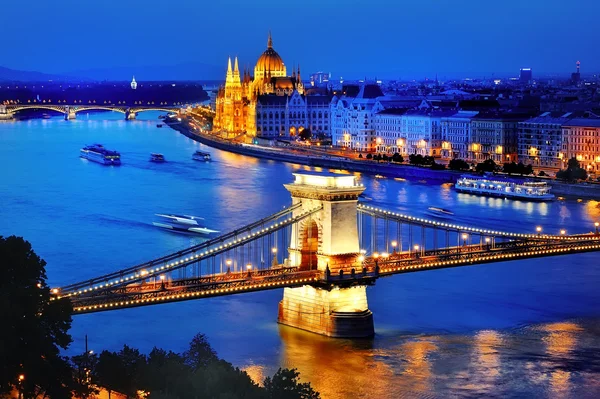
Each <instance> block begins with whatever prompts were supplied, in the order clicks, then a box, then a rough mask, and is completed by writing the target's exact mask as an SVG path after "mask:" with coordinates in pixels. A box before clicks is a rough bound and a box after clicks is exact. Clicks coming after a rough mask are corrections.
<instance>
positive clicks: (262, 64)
mask: <svg viewBox="0 0 600 399" xmlns="http://www.w3.org/2000/svg"><path fill="white" fill-rule="evenodd" d="M269 74H270V75H271V77H281V76H286V69H285V64H284V63H283V60H282V59H281V57H280V56H279V54H277V51H275V50H274V49H273V39H272V38H271V34H270V33H269V40H268V41H267V49H266V50H265V52H264V53H262V54H261V56H260V57H258V61H256V66H255V67H254V78H255V79H262V78H263V76H264V75H269Z"/></svg>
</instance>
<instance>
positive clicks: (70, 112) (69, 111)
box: [65, 105, 77, 121]
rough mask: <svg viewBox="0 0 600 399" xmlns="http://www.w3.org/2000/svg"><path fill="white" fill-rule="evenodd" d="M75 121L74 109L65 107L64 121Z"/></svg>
mask: <svg viewBox="0 0 600 399" xmlns="http://www.w3.org/2000/svg"><path fill="white" fill-rule="evenodd" d="M70 119H77V115H76V110H75V108H71V107H69V106H68V105H67V106H66V107H65V120H66V121H68V120H70Z"/></svg>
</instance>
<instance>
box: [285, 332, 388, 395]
mask: <svg viewBox="0 0 600 399" xmlns="http://www.w3.org/2000/svg"><path fill="white" fill-rule="evenodd" d="M279 336H280V337H281V341H282V350H281V360H280V363H281V364H282V365H283V367H296V368H298V370H299V371H300V375H301V378H302V380H307V381H310V382H311V384H312V385H313V387H315V389H317V390H318V391H319V392H321V395H322V397H323V398H326V399H331V398H334V399H335V398H380V397H390V396H389V392H390V390H391V389H392V377H393V375H394V371H393V369H392V368H391V367H390V366H389V365H387V364H386V363H385V362H383V361H381V360H379V359H378V358H379V357H381V356H385V355H386V353H385V352H384V353H380V352H379V351H373V346H372V345H373V342H372V341H371V340H359V341H350V340H335V339H329V338H325V337H321V336H319V335H316V334H312V333H308V332H305V331H301V330H297V329H294V328H290V327H286V326H280V327H279Z"/></svg>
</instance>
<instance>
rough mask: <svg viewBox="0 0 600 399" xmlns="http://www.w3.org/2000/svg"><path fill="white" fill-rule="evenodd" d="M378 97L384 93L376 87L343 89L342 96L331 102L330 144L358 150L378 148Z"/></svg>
mask: <svg viewBox="0 0 600 399" xmlns="http://www.w3.org/2000/svg"><path fill="white" fill-rule="evenodd" d="M381 97H383V92H382V91H381V88H380V87H379V85H376V84H368V83H364V84H361V85H360V86H356V85H347V86H344V87H343V88H342V94H341V95H340V96H336V97H334V98H333V100H332V101H331V134H332V137H331V139H332V142H333V143H334V144H335V145H337V146H341V147H349V148H352V149H355V150H358V151H374V150H375V149H376V147H377V141H376V135H375V123H374V119H375V118H374V115H375V114H376V113H377V109H376V108H375V105H376V103H377V100H378V98H381Z"/></svg>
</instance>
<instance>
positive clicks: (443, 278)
mask: <svg viewBox="0 0 600 399" xmlns="http://www.w3.org/2000/svg"><path fill="white" fill-rule="evenodd" d="M157 116H158V114H155V113H141V114H140V115H139V119H138V120H135V121H124V120H122V115H121V114H112V113H100V114H91V115H88V116H86V115H78V118H79V119H78V120H73V121H64V120H62V119H61V118H59V117H56V118H52V119H45V120H28V121H22V122H0V167H1V168H2V180H1V181H2V183H1V184H0V235H5V236H6V235H12V234H15V235H19V236H23V237H25V238H26V239H27V240H29V241H30V242H31V243H32V245H33V248H34V250H35V251H36V252H37V253H38V254H39V255H40V256H41V257H42V258H43V259H45V260H46V262H47V263H48V265H47V273H48V278H49V282H50V284H51V285H52V286H59V285H62V284H65V283H69V282H74V281H78V280H81V279H85V278H88V277H92V276H95V275H98V274H102V273H105V272H109V271H113V270H115V269H117V268H122V267H126V266H130V265H133V264H136V263H139V262H141V261H144V260H148V259H150V258H152V257H154V256H156V255H162V254H165V253H168V252H170V251H173V250H176V249H181V248H183V247H186V246H189V245H191V244H193V243H196V242H197V238H193V237H190V236H182V235H177V234H173V233H169V232H165V231H162V230H159V229H157V228H155V227H154V226H152V225H151V222H152V220H153V215H154V214H155V213H160V212H165V213H185V214H192V215H200V216H204V217H205V218H206V219H207V225H208V226H209V227H216V228H217V229H218V230H221V231H227V230H231V229H233V228H235V227H238V226H241V225H243V224H245V223H248V222H251V221H253V220H256V219H258V218H260V217H263V216H266V215H269V214H271V213H274V212H276V211H277V210H279V209H281V207H282V206H284V205H288V204H289V203H290V198H289V193H288V192H287V191H286V190H285V188H284V187H283V184H284V183H288V182H291V181H292V175H291V173H292V172H293V171H295V170H304V169H306V168H305V167H301V166H298V165H290V164H283V163H277V162H273V161H265V160H257V159H254V158H250V157H245V156H240V155H235V154H231V153H227V152H223V151H218V150H214V149H210V148H208V147H204V146H202V145H200V144H198V143H196V142H194V141H192V140H190V139H188V138H186V137H184V136H183V135H181V134H179V133H178V132H176V131H173V130H171V129H169V128H168V127H164V128H162V129H158V128H157V127H156V123H157V121H158V119H157ZM94 142H100V143H103V144H104V145H105V146H107V147H108V148H110V149H116V150H119V151H120V152H121V154H122V157H123V165H122V166H121V167H103V166H101V165H98V164H95V163H91V162H88V161H86V160H82V159H80V158H79V156H78V155H79V149H80V148H81V147H82V146H83V145H85V144H91V143H94ZM199 148H203V149H205V150H207V151H209V152H211V153H212V156H213V161H212V162H210V163H201V162H195V161H192V160H191V155H192V153H193V152H194V151H195V150H196V149H199ZM151 152H161V153H163V154H164V155H165V157H166V159H167V160H168V162H167V163H165V164H153V163H150V162H148V158H149V154H150V153H151ZM359 178H360V181H361V182H362V183H363V184H364V185H365V186H366V196H367V197H369V199H370V202H371V203H372V204H374V205H378V206H381V207H384V208H387V209H390V210H399V211H402V212H404V213H409V214H413V215H415V216H418V215H423V214H424V210H425V209H426V208H427V207H428V206H440V207H443V208H448V209H452V210H453V211H454V212H455V214H456V218H455V220H456V222H459V223H461V224H470V225H474V226H480V227H484V226H487V227H493V228H497V229H501V230H507V231H517V232H532V231H534V230H535V226H537V225H541V226H543V228H544V231H546V232H558V231H559V230H560V229H561V228H564V229H566V230H567V231H568V232H569V233H576V232H588V231H591V230H592V229H593V222H594V221H597V220H600V208H599V207H598V203H597V202H594V201H584V202H577V201H573V202H569V201H567V202H565V201H555V202H552V203H528V202H519V201H510V200H501V199H490V198H485V197H476V196H469V195H464V194H457V193H455V192H454V191H453V190H452V188H451V187H450V186H448V185H439V184H433V183H427V182H423V181H421V182H416V181H398V180H393V179H375V178H372V177H370V176H359ZM599 261H600V255H598V254H593V253H590V254H581V255H573V256H563V257H555V258H548V259H535V260H528V261H516V262H505V263H496V264H491V265H482V266H475V267H465V268H458V269H448V270H437V271H428V272H423V273H414V274H406V275H400V276H395V277H391V278H386V279H382V280H380V281H378V282H377V284H376V285H375V286H373V287H369V288H368V297H369V306H370V309H371V310H372V311H373V313H374V319H375V330H376V336H375V338H374V339H372V340H357V341H352V340H334V339H327V338H324V337H321V336H318V335H314V334H310V333H306V332H302V331H298V330H294V329H292V328H288V327H282V326H279V325H278V324H277V323H276V317H277V304H278V301H279V300H280V299H281V297H282V291H281V290H274V291H267V292H260V293H251V294H244V295H237V296H230V297H221V298H212V299H203V300H197V301H188V302H180V303H172V304H163V305H159V306H150V307H144V308H135V309H128V310H121V311H115V312H107V313H100V314H90V315H81V316H77V317H75V318H74V321H73V327H72V330H71V333H72V335H73V338H74V342H73V344H72V346H71V347H70V349H69V351H68V352H69V354H75V353H79V352H82V351H83V347H84V336H85V335H86V334H87V335H88V337H89V343H90V347H91V348H92V349H94V350H95V351H100V350H102V349H111V350H116V349H119V348H120V347H122V345H123V344H125V343H126V344H128V345H131V346H134V347H137V348H140V349H141V350H143V351H146V352H147V351H149V350H150V349H151V348H152V347H153V346H158V347H162V348H166V349H172V350H174V351H183V350H184V349H185V347H186V345H187V343H188V342H189V341H190V339H191V338H192V337H193V335H195V334H196V333H198V332H203V333H205V334H207V336H208V337H209V340H210V342H211V344H212V345H213V346H214V348H215V349H216V350H217V352H218V354H219V355H220V356H221V357H223V358H224V359H226V360H228V361H230V362H232V363H233V364H234V365H236V366H239V367H242V368H244V369H245V370H247V371H248V373H249V374H250V375H251V376H252V377H253V378H255V379H256V380H261V379H262V378H264V376H266V375H271V374H273V373H274V372H275V371H276V370H277V368H278V367H279V366H284V367H296V368H298V369H299V371H300V372H301V378H302V380H306V381H310V382H311V383H312V384H313V386H314V387H315V388H316V389H317V390H319V391H320V392H321V393H322V396H323V398H325V399H336V398H401V397H407V398H408V397H410V398H412V397H423V398H429V397H481V396H485V397H552V398H554V397H565V398H568V397H600V374H598V372H599V371H600V310H599V306H600V290H599V289H598V286H599V284H600V262H599Z"/></svg>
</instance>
